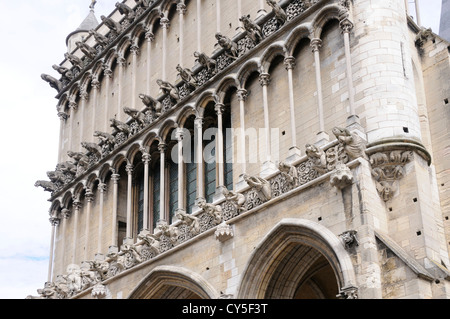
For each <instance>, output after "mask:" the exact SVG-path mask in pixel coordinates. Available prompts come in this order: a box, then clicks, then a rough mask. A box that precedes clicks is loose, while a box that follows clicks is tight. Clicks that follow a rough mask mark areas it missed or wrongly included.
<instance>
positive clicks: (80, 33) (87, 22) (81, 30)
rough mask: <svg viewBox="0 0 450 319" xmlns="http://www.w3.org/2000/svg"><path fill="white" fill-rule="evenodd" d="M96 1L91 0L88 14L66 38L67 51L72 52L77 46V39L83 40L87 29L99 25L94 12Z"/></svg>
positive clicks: (87, 33)
mask: <svg viewBox="0 0 450 319" xmlns="http://www.w3.org/2000/svg"><path fill="white" fill-rule="evenodd" d="M95 3H96V1H95V0H93V1H92V3H91V5H90V6H89V9H90V10H89V14H88V16H87V17H86V18H85V19H84V21H83V22H82V23H81V24H80V26H79V27H78V28H77V29H76V30H75V31H73V32H71V33H70V34H69V35H68V36H67V38H66V45H67V52H69V53H70V52H72V51H73V50H74V49H76V48H77V46H76V45H75V43H77V42H78V41H83V40H84V39H86V37H87V36H88V35H89V31H90V30H92V29H95V28H97V26H98V25H99V23H98V20H97V18H96V16H95V13H94V6H95Z"/></svg>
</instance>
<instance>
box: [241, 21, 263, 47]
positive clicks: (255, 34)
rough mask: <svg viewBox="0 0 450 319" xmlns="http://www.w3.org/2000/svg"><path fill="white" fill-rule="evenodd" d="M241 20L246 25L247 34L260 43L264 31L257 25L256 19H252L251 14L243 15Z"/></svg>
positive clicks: (254, 41)
mask: <svg viewBox="0 0 450 319" xmlns="http://www.w3.org/2000/svg"><path fill="white" fill-rule="evenodd" d="M239 21H241V22H242V24H243V25H244V29H245V31H247V35H248V36H249V38H250V39H251V40H252V41H253V43H255V44H258V43H259V42H261V40H262V39H263V33H262V30H261V27H260V26H259V25H257V24H256V23H255V22H254V21H252V20H251V19H250V15H249V14H248V15H243V16H242V17H240V18H239Z"/></svg>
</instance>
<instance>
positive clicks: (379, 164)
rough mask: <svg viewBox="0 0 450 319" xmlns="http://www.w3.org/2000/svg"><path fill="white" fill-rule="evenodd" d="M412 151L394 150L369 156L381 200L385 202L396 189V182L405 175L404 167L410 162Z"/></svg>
mask: <svg viewBox="0 0 450 319" xmlns="http://www.w3.org/2000/svg"><path fill="white" fill-rule="evenodd" d="M412 157H413V153H412V151H402V150H394V151H387V152H378V153H375V154H373V155H371V156H370V165H371V171H372V176H373V178H374V179H375V182H376V187H377V191H378V193H379V195H380V196H381V198H382V199H383V200H384V201H385V202H387V201H389V200H390V199H392V197H393V196H394V193H395V192H396V191H397V189H398V181H399V180H400V179H402V178H403V177H404V176H405V175H406V171H405V165H406V164H407V163H409V162H410V161H411V159H412Z"/></svg>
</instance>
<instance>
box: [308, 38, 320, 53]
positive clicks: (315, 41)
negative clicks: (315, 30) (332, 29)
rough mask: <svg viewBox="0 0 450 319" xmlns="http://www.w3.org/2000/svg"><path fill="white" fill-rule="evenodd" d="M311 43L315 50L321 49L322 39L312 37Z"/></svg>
mask: <svg viewBox="0 0 450 319" xmlns="http://www.w3.org/2000/svg"><path fill="white" fill-rule="evenodd" d="M310 45H311V48H312V49H313V52H316V51H319V49H320V48H321V47H322V40H321V39H319V38H314V39H311V43H310Z"/></svg>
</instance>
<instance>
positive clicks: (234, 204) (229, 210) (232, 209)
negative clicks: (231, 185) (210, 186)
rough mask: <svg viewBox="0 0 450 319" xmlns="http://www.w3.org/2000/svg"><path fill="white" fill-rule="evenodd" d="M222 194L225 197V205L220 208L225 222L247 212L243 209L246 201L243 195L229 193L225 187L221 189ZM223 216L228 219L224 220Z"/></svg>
mask: <svg viewBox="0 0 450 319" xmlns="http://www.w3.org/2000/svg"><path fill="white" fill-rule="evenodd" d="M222 194H223V196H225V203H224V205H223V206H222V212H223V214H224V219H225V220H228V219H230V218H232V217H234V215H235V214H236V215H239V214H240V213H242V212H244V211H246V210H247V209H246V207H245V201H246V199H245V196H244V195H243V194H241V193H237V192H234V191H230V190H228V189H227V188H225V187H224V188H223V189H222ZM230 205H231V206H230ZM225 216H229V218H225Z"/></svg>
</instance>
